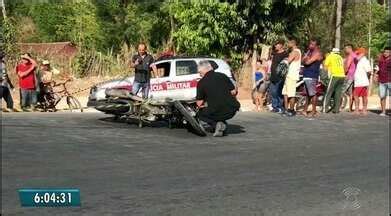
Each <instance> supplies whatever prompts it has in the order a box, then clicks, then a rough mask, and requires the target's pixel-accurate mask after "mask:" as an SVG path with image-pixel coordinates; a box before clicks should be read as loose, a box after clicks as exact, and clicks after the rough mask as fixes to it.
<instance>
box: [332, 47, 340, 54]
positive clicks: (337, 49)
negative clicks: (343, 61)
mask: <svg viewBox="0 0 391 216" xmlns="http://www.w3.org/2000/svg"><path fill="white" fill-rule="evenodd" d="M331 52H334V53H339V48H333V49H332V50H331Z"/></svg>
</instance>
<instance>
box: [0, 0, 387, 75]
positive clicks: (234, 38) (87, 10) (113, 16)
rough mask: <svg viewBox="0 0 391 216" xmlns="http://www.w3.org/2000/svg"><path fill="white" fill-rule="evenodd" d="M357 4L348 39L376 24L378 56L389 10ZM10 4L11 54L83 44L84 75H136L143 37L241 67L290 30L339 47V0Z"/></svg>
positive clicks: (356, 39)
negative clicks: (132, 67)
mask: <svg viewBox="0 0 391 216" xmlns="http://www.w3.org/2000/svg"><path fill="white" fill-rule="evenodd" d="M34 2H36V3H34ZM349 2H350V1H348V0H344V7H343V17H342V40H341V43H342V45H343V44H345V43H352V44H354V45H356V46H364V47H368V29H369V25H370V24H369V23H370V21H371V32H372V35H371V36H372V40H371V50H372V54H373V55H372V56H375V55H376V54H377V53H379V51H380V50H381V49H382V48H383V47H384V46H385V45H386V44H387V43H389V42H387V40H389V34H390V30H389V26H390V25H389V24H390V17H389V15H388V14H387V9H386V8H385V7H383V6H381V5H379V4H378V3H375V2H373V4H372V6H371V7H370V6H369V4H366V3H349ZM5 6H6V7H5V9H6V11H7V17H8V18H7V19H3V18H2V19H1V23H2V26H1V33H2V34H1V36H2V38H1V39H2V41H3V44H5V45H4V46H5V49H6V50H7V52H10V51H11V50H13V49H14V48H13V47H15V46H14V45H12V44H15V43H16V42H57V41H72V42H73V43H75V44H76V45H77V46H78V47H79V48H80V52H79V54H78V55H77V57H76V58H75V60H74V63H73V64H72V65H73V66H72V68H73V71H74V73H75V74H76V75H79V76H88V75H109V74H121V73H128V70H127V69H126V63H127V61H128V60H129V59H128V58H129V55H130V53H126V52H130V51H134V49H133V48H132V47H134V46H135V45H136V44H137V43H138V42H141V41H143V42H146V43H147V44H148V45H149V49H150V51H151V52H153V53H156V54H158V53H160V52H162V51H163V50H167V49H173V50H175V51H176V53H177V54H185V55H210V56H216V57H221V58H222V57H226V58H230V59H231V64H232V65H233V67H234V68H236V69H238V68H239V67H241V65H242V64H243V63H244V61H246V60H247V59H246V58H245V57H246V56H247V57H248V56H251V53H252V52H253V50H254V49H255V48H257V47H259V46H258V45H260V44H271V43H273V42H274V41H275V40H276V39H278V38H286V37H287V36H289V35H292V36H296V37H298V38H299V41H300V43H301V46H302V47H304V46H305V44H306V43H307V41H308V40H309V38H311V37H317V38H320V39H321V42H322V48H323V49H325V50H329V49H330V48H331V47H332V46H333V44H334V30H333V29H334V27H335V0H328V1H315V0H312V1H311V0H277V1H276V0H263V1H252V0H227V1H217V0H203V1H196V0H182V1H179V0H148V1H139V0H105V1H102V0H72V1H64V0H62V1H61V0H40V1H34V0H31V1H14V0H5ZM368 11H372V13H371V14H372V16H371V17H370V15H369V14H370V13H368ZM91 64H102V65H104V66H100V67H95V66H94V67H92V66H91ZM93 68H95V69H93ZM96 68H99V69H96Z"/></svg>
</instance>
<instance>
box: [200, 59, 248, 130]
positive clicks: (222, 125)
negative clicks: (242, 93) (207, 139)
mask: <svg viewBox="0 0 391 216" xmlns="http://www.w3.org/2000/svg"><path fill="white" fill-rule="evenodd" d="M198 72H199V73H200V74H201V77H202V79H201V80H200V81H199V82H198V85H197V97H196V99H197V106H198V107H199V108H200V110H199V112H198V114H197V115H198V118H199V119H200V120H201V121H202V122H204V123H207V124H208V125H209V126H210V127H211V128H212V129H214V134H213V136H215V137H220V136H223V135H224V132H225V130H226V128H227V123H226V120H228V119H231V118H232V117H233V116H234V115H235V114H236V112H237V111H238V110H239V108H240V103H239V102H238V101H237V100H236V98H235V96H234V94H236V90H235V86H234V85H233V83H232V82H231V80H230V79H229V78H228V77H227V76H226V75H225V74H222V73H218V72H214V70H213V68H212V66H211V64H210V63H209V62H208V61H201V62H199V64H198Z"/></svg>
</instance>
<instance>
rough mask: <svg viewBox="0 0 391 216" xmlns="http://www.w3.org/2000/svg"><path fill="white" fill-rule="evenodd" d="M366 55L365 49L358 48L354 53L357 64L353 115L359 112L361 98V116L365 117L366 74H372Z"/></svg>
mask: <svg viewBox="0 0 391 216" xmlns="http://www.w3.org/2000/svg"><path fill="white" fill-rule="evenodd" d="M366 53H367V51H366V49H365V48H358V49H357V51H356V54H357V59H358V63H357V66H356V72H355V73H354V90H353V95H354V103H355V108H354V114H359V111H360V98H362V104H363V106H362V114H364V115H366V114H367V113H368V111H367V105H368V86H369V79H368V74H370V73H371V72H372V68H371V63H370V62H369V60H368V59H367V57H366V56H365V55H366Z"/></svg>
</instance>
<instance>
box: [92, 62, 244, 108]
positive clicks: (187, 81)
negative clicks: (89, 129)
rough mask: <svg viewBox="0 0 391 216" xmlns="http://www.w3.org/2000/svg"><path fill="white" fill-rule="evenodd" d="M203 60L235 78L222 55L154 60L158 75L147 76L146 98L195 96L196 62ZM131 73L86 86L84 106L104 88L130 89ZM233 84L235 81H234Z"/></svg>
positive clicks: (100, 99)
mask: <svg viewBox="0 0 391 216" xmlns="http://www.w3.org/2000/svg"><path fill="white" fill-rule="evenodd" d="M203 60H207V61H209V62H210V63H211V65H212V67H213V68H214V69H215V71H216V72H220V73H223V74H225V75H227V76H228V77H229V78H230V79H231V80H232V82H234V83H235V79H234V77H233V75H232V71H231V68H230V67H229V65H228V64H227V63H226V62H225V61H224V60H222V59H217V58H202V57H172V58H167V59H164V60H159V61H156V62H155V65H156V67H157V70H158V73H159V78H152V79H151V86H150V93H149V98H151V99H153V100H157V101H159V100H165V99H167V98H170V99H173V100H181V101H190V100H194V99H195V97H196V88H197V83H198V81H199V80H200V79H201V77H200V75H199V73H198V71H197V64H198V62H200V61H203ZM133 80H134V77H133V76H132V77H127V78H124V79H118V80H111V81H107V82H104V83H101V84H99V85H96V86H93V87H92V88H91V90H90V95H89V98H88V103H87V106H90V107H95V106H97V105H99V104H100V102H104V101H105V100H106V89H126V90H129V91H131V89H132V83H133ZM235 86H236V85H235Z"/></svg>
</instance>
